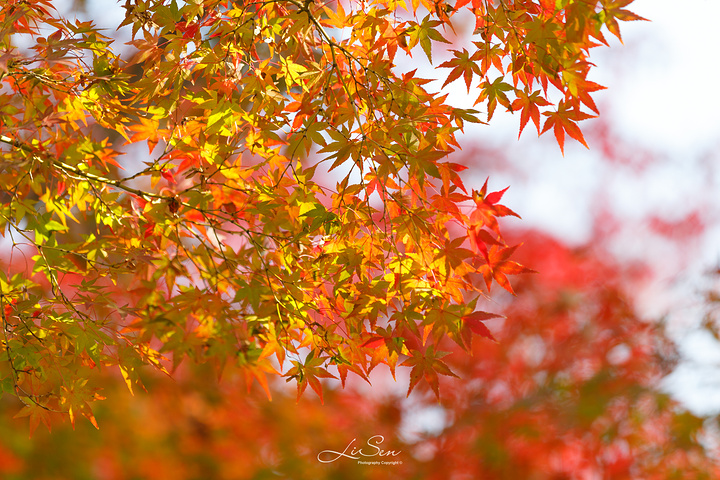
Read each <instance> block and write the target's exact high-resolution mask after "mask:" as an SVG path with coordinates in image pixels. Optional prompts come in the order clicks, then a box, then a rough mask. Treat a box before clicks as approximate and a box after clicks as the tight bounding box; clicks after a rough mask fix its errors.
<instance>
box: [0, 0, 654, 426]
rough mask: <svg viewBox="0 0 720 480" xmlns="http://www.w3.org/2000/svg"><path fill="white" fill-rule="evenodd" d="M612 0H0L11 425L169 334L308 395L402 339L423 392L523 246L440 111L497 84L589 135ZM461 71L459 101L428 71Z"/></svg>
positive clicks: (478, 320) (446, 77) (458, 113)
mask: <svg viewBox="0 0 720 480" xmlns="http://www.w3.org/2000/svg"><path fill="white" fill-rule="evenodd" d="M629 3H630V0H619V1H618V0H597V1H591V0H583V1H578V0H539V1H534V0H522V1H520V0H516V1H510V0H500V1H499V2H487V1H482V0H471V1H467V0H458V1H457V2H455V3H454V4H450V3H446V2H443V1H431V0H413V1H412V2H405V1H395V0H376V1H362V2H356V1H349V2H347V1H345V2H344V1H340V2H337V1H331V2H328V3H323V2H314V1H312V0H307V1H296V0H281V1H264V2H239V1H232V0H223V1H220V0H191V1H187V2H182V1H177V0H149V1H143V0H138V1H135V2H133V1H130V0H128V1H127V2H126V4H125V7H124V9H125V17H124V19H122V20H121V21H120V23H119V25H118V27H120V28H121V29H122V30H121V32H126V33H127V35H128V37H129V38H130V39H129V41H128V42H127V43H126V44H125V45H121V46H117V45H115V43H116V42H115V40H114V39H113V38H111V37H109V36H108V35H107V32H104V31H101V30H100V29H98V28H96V27H95V26H94V24H93V23H92V22H89V21H80V20H74V19H71V18H69V17H67V18H66V17H63V16H62V15H61V14H60V13H59V12H58V11H57V10H56V9H55V7H54V6H53V3H52V2H51V1H50V0H10V1H6V2H3V5H2V7H1V9H0V80H1V82H2V84H1V89H0V143H1V144H2V148H1V149H0V155H1V156H0V158H1V159H0V200H1V204H0V233H2V235H3V237H4V242H5V243H4V245H6V246H7V248H8V252H9V254H8V255H7V256H6V257H4V258H3V264H4V265H3V268H2V269H0V314H1V315H2V322H3V337H2V357H0V358H1V359H0V363H1V365H0V372H1V375H2V381H1V382H0V385H1V386H2V391H3V392H6V393H10V394H13V395H16V396H18V397H19V398H20V399H21V400H22V402H23V403H24V405H25V406H24V408H23V409H22V410H21V411H20V415H21V416H28V417H29V418H30V425H31V428H34V427H36V426H37V425H38V424H40V423H48V422H49V420H48V419H49V418H50V414H51V412H53V411H56V412H63V413H65V414H67V415H68V416H69V418H70V419H71V420H72V421H73V422H74V419H75V417H77V416H78V415H84V416H86V417H87V418H89V419H90V420H91V422H93V423H94V422H95V419H94V416H93V413H92V411H91V408H90V403H92V402H93V401H94V400H96V399H98V398H101V393H100V391H99V384H98V383H97V382H96V381H95V380H93V378H94V377H93V375H92V373H93V372H94V371H95V370H96V369H100V368H106V367H112V368H117V369H118V370H119V372H120V374H121V375H122V377H123V378H124V379H125V382H126V384H127V387H128V388H129V389H130V390H131V391H132V390H133V388H136V387H137V383H138V381H139V371H140V369H141V367H142V366H147V365H150V366H153V367H154V368H156V369H158V370H160V371H163V372H167V373H170V372H172V371H173V370H174V369H176V368H177V367H178V365H180V364H181V363H182V362H183V361H184V360H187V361H190V362H194V363H210V364H212V365H214V366H215V368H216V370H217V371H222V370H223V369H225V368H233V369H239V371H240V372H242V373H243V374H244V376H245V377H246V379H247V382H248V384H251V383H252V382H257V383H258V384H259V385H260V386H261V387H262V388H263V389H264V390H265V391H266V393H267V396H271V390H270V388H269V385H268V375H271V376H272V375H276V374H278V375H281V376H282V377H284V378H286V379H287V380H288V381H294V382H295V383H296V384H297V393H298V397H299V396H300V395H301V394H302V393H303V391H304V390H306V388H307V386H308V385H309V386H310V387H311V389H313V390H314V391H315V392H316V393H317V394H318V395H319V396H320V398H321V399H322V397H323V388H322V383H321V380H322V379H327V378H338V377H339V379H340V380H341V382H342V383H343V384H344V383H345V381H346V378H347V377H348V374H349V373H352V374H354V375H356V376H358V377H360V378H362V379H364V380H368V374H369V373H370V372H371V371H372V370H373V369H374V368H376V367H377V366H379V365H381V364H384V365H387V367H389V369H390V370H391V371H392V373H393V375H394V373H395V369H396V366H398V365H399V364H402V365H404V366H406V367H409V368H410V381H409V388H408V394H409V393H410V391H412V390H413V389H414V388H415V387H416V386H418V385H421V384H424V383H426V384H427V385H428V386H429V387H430V388H431V390H432V391H433V392H434V394H435V396H436V397H439V396H440V388H439V383H440V382H439V375H440V376H446V377H454V376H455V375H456V374H455V373H454V372H453V370H451V367H450V365H449V363H448V362H447V358H446V354H447V350H449V349H446V350H443V349H444V348H446V347H445V346H443V345H446V343H445V342H446V339H450V341H451V342H453V344H454V345H456V346H458V347H459V348H461V349H463V350H465V351H471V350H472V348H473V346H472V345H473V342H472V339H473V337H476V336H480V337H482V338H481V339H478V340H476V342H475V343H477V342H478V341H480V342H485V343H488V342H490V341H491V340H493V337H492V334H491V333H490V330H489V329H488V328H487V326H486V325H485V323H484V322H485V321H486V320H489V319H492V318H497V317H498V316H499V315H500V314H501V313H502V312H497V311H488V310H492V308H490V307H489V306H488V305H489V302H488V301H487V300H488V298H489V295H490V291H491V289H492V286H493V285H498V286H499V287H501V288H502V289H504V290H507V291H509V292H511V293H512V292H513V288H512V286H511V285H510V282H509V280H508V275H515V274H519V273H525V272H530V271H531V270H530V269H529V268H527V267H525V266H523V265H521V264H520V263H518V262H516V261H515V260H513V258H514V256H515V254H516V250H517V247H518V245H517V244H508V243H507V242H506V240H505V238H504V236H503V235H502V232H501V229H500V222H499V219H500V218H501V217H505V216H517V215H516V214H515V212H513V211H512V210H511V209H509V208H508V207H506V206H504V205H502V204H501V203H500V202H501V199H502V196H503V193H504V192H505V190H499V191H493V189H491V188H489V187H488V182H486V183H485V184H484V185H483V186H482V187H480V188H472V187H467V186H466V185H465V184H464V183H463V179H462V175H461V172H462V171H463V170H465V168H466V167H465V166H464V165H462V164H460V163H456V162H453V161H451V159H450V158H449V155H450V154H451V153H452V152H453V151H455V150H456V149H458V148H459V147H460V145H459V144H458V140H457V138H456V135H458V133H459V132H462V130H463V128H464V126H465V125H466V124H468V123H478V122H488V121H490V120H491V119H492V117H493V114H494V113H495V112H496V110H497V108H498V106H499V107H501V108H503V109H506V110H508V111H511V112H517V113H518V114H519V121H520V128H519V130H520V132H521V133H522V131H523V129H524V128H525V127H526V125H527V124H528V123H529V122H530V121H532V123H533V126H534V127H535V129H536V131H537V132H538V134H542V133H545V132H549V131H551V130H552V132H553V134H554V135H555V138H556V140H557V142H558V144H559V147H560V148H561V149H563V148H564V144H565V143H564V142H565V137H566V134H567V135H568V136H570V137H571V138H573V139H575V140H577V141H579V142H580V143H582V144H586V142H585V140H584V137H583V134H582V133H581V131H580V128H579V127H578V122H579V121H581V120H584V119H587V118H590V117H591V116H593V115H594V114H597V113H598V109H597V106H596V105H595V102H594V101H593V99H592V95H593V93H594V92H596V91H598V90H599V89H601V88H602V87H601V86H600V85H598V84H596V83H594V82H592V81H591V80H589V79H588V76H589V73H590V71H591V69H592V66H593V65H592V63H591V62H590V59H589V54H590V49H591V48H593V47H596V46H599V45H601V44H606V45H607V43H608V42H607V39H606V35H607V34H608V33H610V34H612V35H614V36H616V37H617V38H620V31H619V27H618V21H627V20H638V19H641V17H639V16H637V15H635V14H633V13H631V12H629V11H628V10H626V9H625V7H626V6H627V5H628V4H629ZM468 19H469V20H468ZM468 22H469V25H470V27H469V28H465V27H466V26H467V24H468ZM463 32H465V33H463ZM438 57H440V58H441V59H447V60H445V61H443V62H442V63H440V62H439V61H438V60H437V58H438ZM408 58H412V61H413V62H418V61H420V60H422V59H426V60H427V61H428V62H430V63H431V64H433V65H435V66H436V67H438V68H437V69H436V70H434V73H435V74H436V78H435V79H439V80H440V81H441V82H443V83H442V88H440V91H436V90H435V89H433V88H432V87H431V80H434V79H431V78H421V77H420V74H419V73H418V71H417V70H409V69H407V70H403V68H402V67H401V64H403V62H401V60H403V61H405V63H407V59H408ZM461 77H462V81H463V82H464V85H465V87H466V89H467V91H468V92H473V95H477V100H476V102H475V105H474V106H473V108H466V107H465V106H463V107H458V106H453V105H451V104H449V103H448V102H447V95H446V94H445V93H443V89H447V87H448V85H450V84H452V83H453V82H455V81H456V80H460V78H461ZM438 85H440V84H438ZM435 88H438V87H435ZM475 107H477V108H478V109H475ZM136 144H139V146H140V147H142V148H136V147H137V145H136ZM145 146H146V147H147V153H146V152H145V151H144V150H143V149H144V147H145ZM586 146H587V145H586ZM496 289H497V288H496ZM441 344H442V345H441Z"/></svg>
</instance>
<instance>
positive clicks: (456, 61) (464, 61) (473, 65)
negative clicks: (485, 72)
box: [438, 48, 482, 93]
mask: <svg viewBox="0 0 720 480" xmlns="http://www.w3.org/2000/svg"><path fill="white" fill-rule="evenodd" d="M453 55H455V58H453V59H452V60H448V61H447V62H443V63H441V64H440V65H438V66H439V67H441V68H452V70H451V71H450V74H449V75H448V77H447V78H446V79H445V83H443V85H442V87H441V88H445V86H446V85H448V84H449V83H451V82H453V81H455V80H456V79H458V78H459V77H460V75H462V76H463V78H464V79H465V85H466V86H467V91H468V93H470V84H471V83H472V77H473V74H474V75H482V73H481V72H480V66H479V65H478V64H477V62H476V61H475V60H474V59H472V58H470V53H469V52H468V51H467V50H466V49H464V48H463V50H462V52H459V51H454V52H453Z"/></svg>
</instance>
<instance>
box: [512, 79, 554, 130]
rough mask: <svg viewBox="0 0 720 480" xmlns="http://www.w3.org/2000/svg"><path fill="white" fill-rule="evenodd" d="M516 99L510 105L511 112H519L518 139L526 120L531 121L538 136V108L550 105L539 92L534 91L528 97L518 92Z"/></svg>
mask: <svg viewBox="0 0 720 480" xmlns="http://www.w3.org/2000/svg"><path fill="white" fill-rule="evenodd" d="M517 95H518V98H517V99H515V100H514V101H513V103H512V110H513V112H515V111H518V110H521V113H520V131H519V132H518V138H520V135H522V132H523V130H524V129H525V125H527V123H528V120H530V119H532V121H533V123H534V124H535V128H537V132H538V135H539V134H540V109H539V108H538V106H540V107H544V106H547V105H549V104H550V103H549V102H548V101H547V100H545V99H544V98H542V97H541V96H540V90H536V91H534V92H533V93H531V94H530V95H528V94H527V93H525V92H522V91H520V92H518V94H517Z"/></svg>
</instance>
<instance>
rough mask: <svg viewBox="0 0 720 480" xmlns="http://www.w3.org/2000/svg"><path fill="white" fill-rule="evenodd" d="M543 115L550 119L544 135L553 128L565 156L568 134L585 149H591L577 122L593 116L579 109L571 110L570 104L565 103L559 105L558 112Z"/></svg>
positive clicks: (545, 125) (544, 128) (545, 126)
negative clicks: (566, 135)
mask: <svg viewBox="0 0 720 480" xmlns="http://www.w3.org/2000/svg"><path fill="white" fill-rule="evenodd" d="M543 115H547V117H548V118H547V119H546V120H545V124H544V125H543V129H542V133H544V132H546V131H548V130H550V129H551V128H552V129H553V131H554V133H555V138H556V139H557V142H558V145H559V146H560V151H561V152H562V153H563V155H565V133H566V132H567V134H568V135H570V136H571V137H572V138H574V139H575V140H577V141H578V142H580V143H582V144H583V145H584V146H585V148H590V147H588V144H587V142H586V141H585V137H583V134H582V132H581V131H580V128H579V127H578V125H577V123H576V122H578V121H580V120H586V119H588V118H593V116H592V115H589V114H587V113H583V112H581V111H580V110H579V109H577V108H574V109H569V108H568V104H567V103H566V102H564V101H561V102H560V103H559V104H558V109H557V111H556V112H543Z"/></svg>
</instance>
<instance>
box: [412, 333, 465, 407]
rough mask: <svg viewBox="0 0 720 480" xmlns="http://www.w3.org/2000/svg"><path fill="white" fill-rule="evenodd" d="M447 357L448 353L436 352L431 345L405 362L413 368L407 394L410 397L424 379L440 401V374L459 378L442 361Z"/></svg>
mask: <svg viewBox="0 0 720 480" xmlns="http://www.w3.org/2000/svg"><path fill="white" fill-rule="evenodd" d="M446 355H448V352H436V351H435V348H434V346H433V345H430V346H428V347H427V349H426V350H425V352H419V351H415V352H413V356H412V357H410V358H408V359H406V360H405V362H403V365H405V366H408V367H412V369H411V370H410V385H409V387H408V392H407V396H408V397H409V396H410V393H412V391H413V389H414V388H415V386H416V385H417V384H418V382H419V381H420V380H421V379H423V378H424V379H425V381H426V382H427V383H428V384H429V385H430V388H432V391H433V392H434V393H435V397H436V398H437V399H438V400H440V387H439V381H438V374H440V375H445V376H448V377H455V378H458V377H457V375H455V374H454V373H453V372H452V370H450V367H448V366H447V364H446V363H445V362H443V361H442V360H440V359H441V358H443V357H444V356H446Z"/></svg>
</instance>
